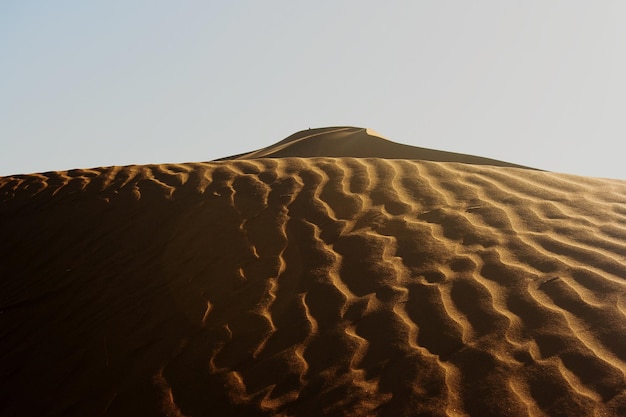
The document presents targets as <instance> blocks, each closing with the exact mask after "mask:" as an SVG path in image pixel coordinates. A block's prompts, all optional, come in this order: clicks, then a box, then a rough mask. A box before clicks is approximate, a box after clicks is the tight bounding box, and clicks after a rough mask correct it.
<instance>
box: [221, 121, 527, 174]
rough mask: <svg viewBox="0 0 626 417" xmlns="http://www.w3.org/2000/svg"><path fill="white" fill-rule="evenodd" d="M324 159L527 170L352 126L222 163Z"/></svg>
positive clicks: (312, 132)
mask: <svg viewBox="0 0 626 417" xmlns="http://www.w3.org/2000/svg"><path fill="white" fill-rule="evenodd" d="M322 156H327V157H353V158H385V159H419V160H424V161H437V162H462V163H465V164H476V165H494V166H508V167H517V168H526V167H524V166H522V165H517V164H512V163H509V162H504V161H498V160H495V159H490V158H483V157H480V156H474V155H465V154H460V153H455V152H445V151H438V150H434V149H427V148H420V147H417V146H410V145H404V144H401V143H396V142H392V141H390V140H389V139H386V138H384V137H383V136H381V135H380V134H378V133H376V132H375V131H373V130H371V129H366V128H361V127H351V126H343V127H324V128H317V129H308V130H302V131H300V132H296V133H294V134H293V135H291V136H289V137H287V138H285V139H283V140H282V141H280V142H278V143H275V144H274V145H271V146H268V147H266V148H263V149H259V150H257V151H253V152H249V153H245V154H241V155H235V156H231V157H227V158H221V159H219V160H220V161H224V160H232V159H258V158H285V157H303V158H310V157H322Z"/></svg>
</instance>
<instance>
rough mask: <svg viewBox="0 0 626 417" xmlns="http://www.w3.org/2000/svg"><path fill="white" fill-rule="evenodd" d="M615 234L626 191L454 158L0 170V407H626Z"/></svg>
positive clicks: (247, 411) (549, 412)
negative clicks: (23, 172) (0, 384)
mask: <svg viewBox="0 0 626 417" xmlns="http://www.w3.org/2000/svg"><path fill="white" fill-rule="evenodd" d="M350 129H351V128H346V130H338V131H333V132H334V133H333V134H337V135H347V136H346V137H350V136H351V135H352V136H354V135H356V136H358V135H362V134H363V133H362V132H361V133H359V132H354V131H352V130H350ZM316 133H323V134H326V133H327V132H313V133H312V134H316ZM370 136H371V135H370ZM307 137H308V136H307V135H300V136H297V135H296V136H295V137H292V138H291V139H289V138H288V139H289V140H288V141H286V142H284V143H283V144H282V145H287V147H289V146H291V145H294V146H295V145H298V144H302V141H303V140H304V141H305V142H306V138H307ZM302 146H304V145H302ZM307 146H308V145H307ZM389 146H391V147H393V146H394V145H393V143H391V144H390V145H389ZM304 147H305V148H306V146H304ZM279 148H280V147H277V148H274V150H267V152H269V153H270V154H271V153H272V152H277V153H278V152H280V151H282V150H286V149H287V148H285V147H283V148H280V149H279ZM289 150H290V151H291V150H293V149H289ZM625 224H626V181H619V180H608V179H595V178H586V177H577V176H572V175H564V174H556V173H548V172H541V171H535V170H530V169H518V168H511V167H503V166H487V165H472V164H465V163H454V162H431V161H416V160H413V161H409V160H401V159H393V160H392V159H381V158H352V157H332V158H330V157H326V158H324V157H317V158H280V157H272V158H261V159H248V157H244V158H243V159H238V160H227V161H222V162H210V163H190V164H163V165H145V166H128V167H108V168H97V169H90V170H72V171H66V172H49V173H42V174H33V175H21V176H20V175H18V176H12V177H5V178H0V230H1V231H2V236H3V239H2V240H1V241H0V265H1V266H2V278H1V281H0V346H1V350H0V351H1V352H2V356H1V357H0V375H1V376H2V381H3V389H2V390H0V414H1V415H11V416H30V415H47V416H85V415H105V416H128V415H133V416H142V415H145V416H154V415H162V416H212V415H219V416H240V415H245V416H310V415H320V416H334V415H341V416H365V415H367V416H369V415H372V416H393V417H395V416H442V417H443V416H446V417H457V416H458V417H466V416H481V417H483V416H487V417H489V416H533V417H540V416H541V417H543V416H614V417H617V416H623V415H626V338H625V337H624V335H626V267H625V266H624V265H626V226H624V225H625Z"/></svg>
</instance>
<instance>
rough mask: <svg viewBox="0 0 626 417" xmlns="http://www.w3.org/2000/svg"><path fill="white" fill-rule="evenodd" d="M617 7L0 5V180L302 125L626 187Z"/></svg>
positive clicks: (262, 136) (479, 0)
mask: <svg viewBox="0 0 626 417" xmlns="http://www.w3.org/2000/svg"><path fill="white" fill-rule="evenodd" d="M624 22H626V2H625V1H623V0H615V1H609V0H597V1H588V0H584V1H576V0H566V1H560V0H550V1H546V0H525V1H512V0H511V1H508V0H492V1H485V0H474V1H465V0H457V1H449V0H436V1H435V0H433V1H418V0H408V1H394V0H389V1H386V2H381V1H378V0H377V1H373V0H354V1H348V0H332V1H329V0H318V1H316V2H305V1H297V0H290V1H287V0H285V1H277V0H266V1H238V0H229V1H212V0H198V1H189V0H170V1H160V0H122V1H118V0H107V1H78V0H76V1H69V0H58V1H47V0H46V1H43V0H39V1H38V0H32V1H31V0H0V176H6V175H11V174H27V173H34V172H45V171H53V170H67V169H73V168H91V167H99V166H110V165H130V164H150V163H180V162H202V161H209V160H212V159H216V158H220V157H225V156H229V155H234V154H239V153H243V152H248V151H252V150H256V149H259V148H263V147H265V146H269V145H271V144H273V143H275V142H278V141H280V140H282V139H283V138H285V137H287V136H289V135H290V134H292V133H295V132H297V131H299V130H303V129H307V128H309V127H311V128H314V127H326V126H359V127H368V128H371V129H373V130H375V131H377V132H379V133H380V134H382V135H383V136H385V137H387V138H389V139H391V140H393V141H395V142H400V143H404V144H408V145H413V146H420V147H425V148H431V149H439V150H444V151H451V152H460V153H467V154H472V155H478V156H483V157H489V158H495V159H500V160H504V161H508V162H513V163H518V164H522V165H526V166H531V167H535V168H541V169H545V170H549V171H555V172H564V173H570V174H576V175H584V176H594V177H606V178H619V179H625V180H626V163H624V155H623V153H622V152H620V151H621V147H622V146H621V145H620V142H622V141H623V140H624V138H626V76H624V74H626V24H624Z"/></svg>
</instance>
